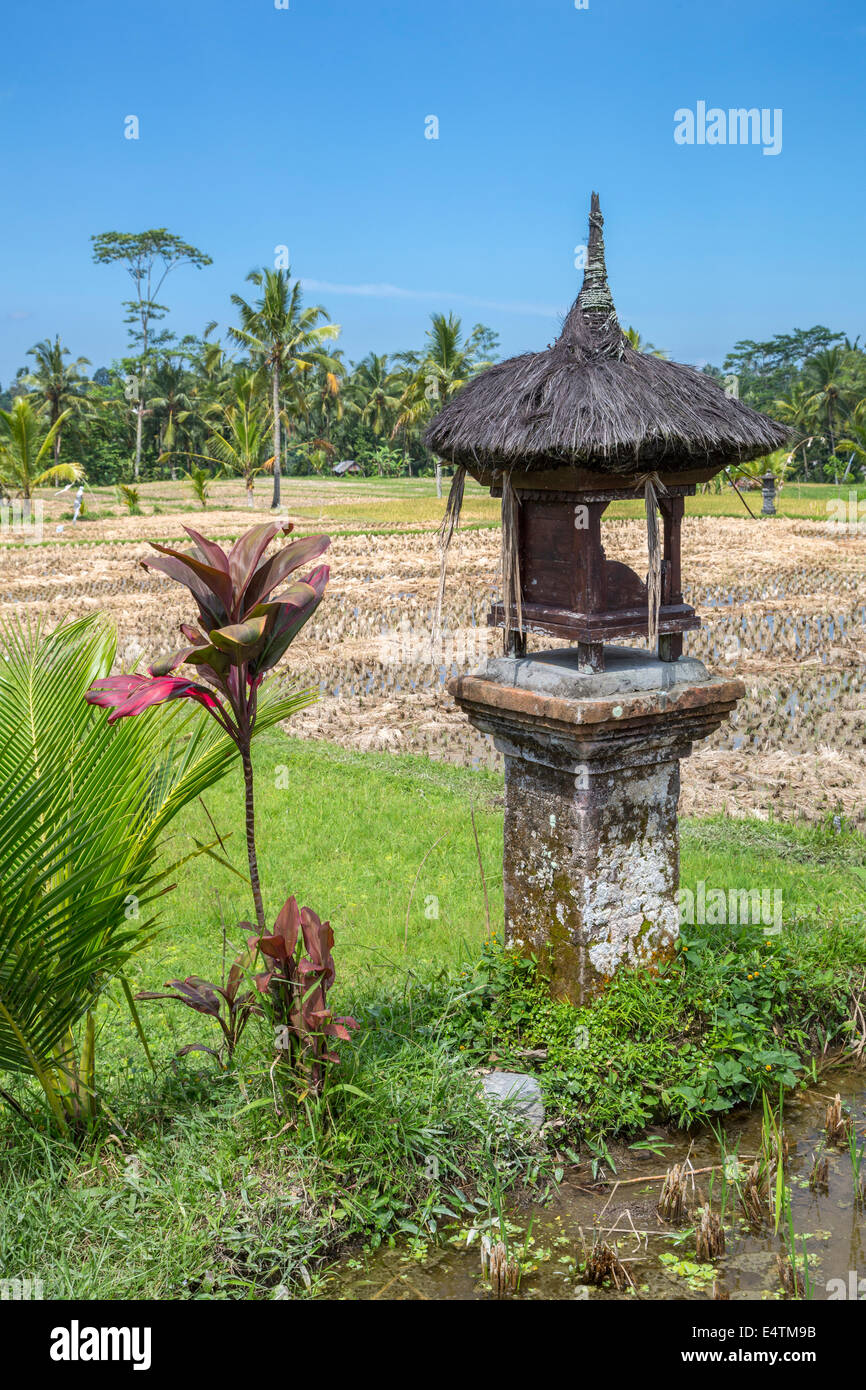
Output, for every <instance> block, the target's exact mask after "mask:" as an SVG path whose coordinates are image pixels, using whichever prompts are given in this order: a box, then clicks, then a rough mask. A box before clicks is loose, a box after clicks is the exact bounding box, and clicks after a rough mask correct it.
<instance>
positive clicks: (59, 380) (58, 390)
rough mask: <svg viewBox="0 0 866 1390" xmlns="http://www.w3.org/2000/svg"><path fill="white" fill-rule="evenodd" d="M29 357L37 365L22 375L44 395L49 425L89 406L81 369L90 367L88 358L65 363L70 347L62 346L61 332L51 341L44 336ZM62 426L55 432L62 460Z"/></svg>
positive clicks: (56, 451) (56, 452)
mask: <svg viewBox="0 0 866 1390" xmlns="http://www.w3.org/2000/svg"><path fill="white" fill-rule="evenodd" d="M27 356H28V357H35V359H36V366H35V368H34V369H33V371H32V372H28V373H27V374H26V375H25V376H24V377H23V378H22V380H23V382H24V384H25V385H26V386H27V387H28V388H30V389H31V390H33V391H34V392H35V394H36V395H37V396H40V397H41V398H42V401H43V403H44V406H45V409H46V411H47V414H48V423H49V425H55V424H57V421H58V420H59V419H60V416H61V415H63V414H64V412H66V416H67V418H68V417H69V416H70V415H71V414H72V413H73V412H76V413H77V412H79V411H81V410H83V409H85V408H86V394H85V393H86V389H87V377H86V376H85V375H84V373H83V371H82V368H83V367H89V366H90V359H89V358H88V357H76V359H75V361H74V362H64V360H63V359H64V357H68V356H69V348H65V347H63V346H62V345H61V342H60V335H59V334H58V335H57V337H55V339H54V342H53V343H52V342H51V341H50V339H48V338H43V340H42V342H41V343H36V344H34V346H33V347H32V348H28V349H27ZM60 435H61V431H60V429H58V430H57V432H56V434H55V435H54V462H55V463H59V461H60Z"/></svg>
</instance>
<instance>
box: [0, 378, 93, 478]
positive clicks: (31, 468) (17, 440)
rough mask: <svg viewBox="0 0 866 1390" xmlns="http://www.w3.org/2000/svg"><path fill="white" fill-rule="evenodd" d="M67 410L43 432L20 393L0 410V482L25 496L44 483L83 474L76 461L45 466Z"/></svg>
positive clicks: (82, 475)
mask: <svg viewBox="0 0 866 1390" xmlns="http://www.w3.org/2000/svg"><path fill="white" fill-rule="evenodd" d="M68 415H69V411H68V410H64V412H63V413H62V415H59V416H58V417H57V419H56V420H55V421H54V424H53V425H51V426H50V428H49V429H48V430H47V431H45V433H43V429H42V422H41V420H40V418H39V416H38V414H37V413H36V411H35V410H34V409H33V406H32V405H31V404H30V402H29V400H27V399H26V398H25V397H24V396H17V397H16V398H15V400H14V402H13V404H12V409H11V410H0V482H2V483H3V484H4V485H5V486H6V487H10V488H14V489H15V491H16V492H20V493H21V495H22V497H29V496H30V494H31V492H32V491H33V489H34V488H35V487H42V486H43V485H44V484H45V483H78V482H81V480H82V479H83V477H84V469H83V468H82V467H81V464H79V463H56V464H53V465H51V466H49V467H47V468H46V467H45V466H44V465H45V462H46V460H47V458H48V457H49V456H50V454H51V451H52V449H53V447H54V441H55V439H56V437H57V434H58V432H59V430H60V429H61V428H62V427H63V425H64V423H65V421H66V419H67V417H68Z"/></svg>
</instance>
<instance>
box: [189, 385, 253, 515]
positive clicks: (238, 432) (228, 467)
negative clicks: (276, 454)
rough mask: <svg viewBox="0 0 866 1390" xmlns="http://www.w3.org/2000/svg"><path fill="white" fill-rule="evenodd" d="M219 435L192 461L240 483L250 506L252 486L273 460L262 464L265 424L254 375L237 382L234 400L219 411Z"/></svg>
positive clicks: (251, 502)
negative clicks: (214, 467) (199, 461)
mask: <svg viewBox="0 0 866 1390" xmlns="http://www.w3.org/2000/svg"><path fill="white" fill-rule="evenodd" d="M218 429H219V433H215V434H212V435H211V437H210V439H209V440H208V449H209V450H210V452H209V453H207V454H195V455H192V457H195V458H200V459H205V460H206V461H207V462H209V463H216V464H218V465H219V466H220V468H221V469H222V470H223V472H224V473H228V474H230V475H232V476H238V475H239V476H240V477H242V478H243V480H244V487H245V489H246V494H247V505H248V506H250V507H251V506H252V505H253V485H254V482H255V479H256V477H257V476H258V474H259V473H261V472H262V471H263V470H264V469H266V468H268V467H269V466H270V465H271V464H272V462H273V460H272V459H268V460H267V461H265V462H263V461H262V455H263V454H264V452H265V449H266V446H267V436H268V422H267V419H266V418H265V412H264V409H263V406H262V404H261V401H260V400H259V399H258V395H257V383H256V377H255V373H253V372H247V373H244V374H242V375H241V376H239V377H238V378H237V382H236V387H235V399H234V401H233V402H232V404H231V405H227V406H223V407H222V418H221V420H220V422H219V426H218Z"/></svg>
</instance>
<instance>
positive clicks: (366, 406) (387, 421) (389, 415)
mask: <svg viewBox="0 0 866 1390" xmlns="http://www.w3.org/2000/svg"><path fill="white" fill-rule="evenodd" d="M400 386H401V377H400V374H399V373H398V372H396V371H393V370H392V368H391V367H390V366H389V365H388V355H387V353H383V354H382V355H381V356H380V355H379V354H378V353H375V352H371V353H370V354H369V355H368V356H367V357H365V358H364V359H363V361H362V362H359V363H358V365H357V366H356V367H355V370H354V372H353V373H352V380H351V393H352V408H353V409H354V410H355V411H356V412H357V414H358V416H359V418H360V420H361V422H362V423H363V424H365V425H369V427H370V429H371V430H372V431H373V433H374V435H376V436H378V437H380V438H381V436H382V435H384V434H386V433H389V432H390V431H391V430H392V429H393V424H394V419H395V417H396V414H397V412H398V410H399V409H400Z"/></svg>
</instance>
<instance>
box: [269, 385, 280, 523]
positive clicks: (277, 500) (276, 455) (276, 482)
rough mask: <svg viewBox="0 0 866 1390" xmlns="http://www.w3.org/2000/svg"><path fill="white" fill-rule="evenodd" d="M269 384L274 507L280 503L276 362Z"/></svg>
mask: <svg viewBox="0 0 866 1390" xmlns="http://www.w3.org/2000/svg"><path fill="white" fill-rule="evenodd" d="M271 384H272V387H273V399H272V408H273V412H274V495H273V497H272V499H271V507H272V509H275V508H277V507H278V506H279V505H280V368H279V363H277V362H275V363H274V369H273V374H272V382H271Z"/></svg>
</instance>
